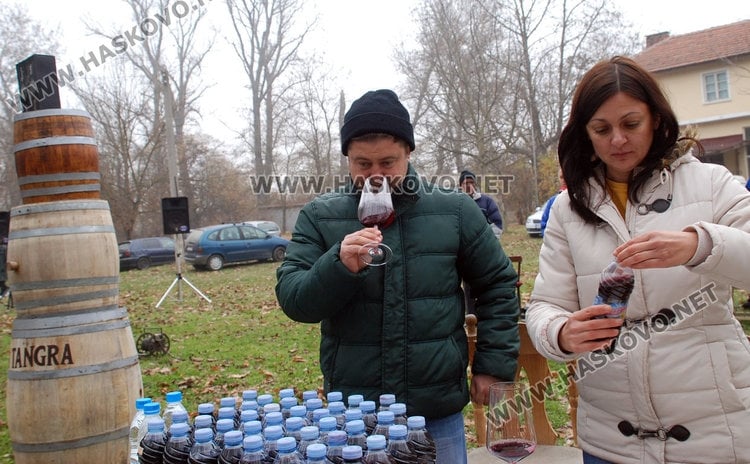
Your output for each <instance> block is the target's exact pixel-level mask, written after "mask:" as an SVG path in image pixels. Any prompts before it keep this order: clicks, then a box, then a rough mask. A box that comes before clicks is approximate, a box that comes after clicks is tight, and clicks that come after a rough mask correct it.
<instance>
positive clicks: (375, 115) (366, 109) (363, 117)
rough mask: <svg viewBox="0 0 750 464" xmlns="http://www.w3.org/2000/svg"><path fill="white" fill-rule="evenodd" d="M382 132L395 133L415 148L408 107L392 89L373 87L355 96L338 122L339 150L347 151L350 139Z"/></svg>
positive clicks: (346, 152) (395, 135)
mask: <svg viewBox="0 0 750 464" xmlns="http://www.w3.org/2000/svg"><path fill="white" fill-rule="evenodd" d="M375 133H383V134H390V135H393V136H394V137H397V138H399V139H401V140H403V141H404V142H406V143H407V144H409V148H410V149H411V150H412V151H413V150H414V128H413V127H412V125H411V123H410V122H409V111H407V110H406V108H404V105H402V104H401V102H400V101H399V100H398V95H396V93H395V92H394V91H392V90H387V89H381V90H372V91H370V92H367V93H366V94H364V95H362V96H361V97H360V98H358V99H357V100H354V102H353V103H352V106H351V108H349V111H347V112H346V115H345V116H344V125H343V126H341V152H342V153H343V154H344V155H347V154H348V151H349V142H351V140H352V139H353V138H354V137H359V136H360V135H365V134H375Z"/></svg>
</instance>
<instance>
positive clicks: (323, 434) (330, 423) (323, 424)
mask: <svg viewBox="0 0 750 464" xmlns="http://www.w3.org/2000/svg"><path fill="white" fill-rule="evenodd" d="M336 426H337V422H336V418H335V417H331V416H325V417H321V418H320V421H318V429H320V438H319V440H320V442H321V443H323V444H325V445H327V444H328V434H330V433H331V432H333V431H334V430H337V428H336Z"/></svg>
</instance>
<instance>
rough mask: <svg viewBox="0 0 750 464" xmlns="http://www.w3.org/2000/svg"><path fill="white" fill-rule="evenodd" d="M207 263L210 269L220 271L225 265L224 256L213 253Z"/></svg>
mask: <svg viewBox="0 0 750 464" xmlns="http://www.w3.org/2000/svg"><path fill="white" fill-rule="evenodd" d="M206 264H207V266H208V268H209V269H210V270H212V271H218V270H219V269H221V268H222V267H224V258H222V257H221V255H211V256H209V257H208V261H206Z"/></svg>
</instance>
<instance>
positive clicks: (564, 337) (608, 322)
mask: <svg viewBox="0 0 750 464" xmlns="http://www.w3.org/2000/svg"><path fill="white" fill-rule="evenodd" d="M611 311H612V308H611V307H610V306H609V305H594V306H589V307H588V308H583V309H581V310H580V311H576V312H574V313H573V314H571V316H570V317H569V318H568V320H567V321H566V322H565V324H563V326H562V328H561V329H560V333H559V334H558V336H557V343H558V345H559V346H560V348H561V349H562V350H563V351H566V352H568V353H586V352H589V351H595V350H601V349H605V348H608V347H609V346H610V345H611V344H612V342H613V341H614V339H615V338H617V335H618V334H619V333H620V326H621V325H622V319H621V318H619V317H612V318H602V319H595V318H596V317H597V316H606V315H608V314H610V313H611Z"/></svg>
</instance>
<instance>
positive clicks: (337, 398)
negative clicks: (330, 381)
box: [326, 391, 344, 403]
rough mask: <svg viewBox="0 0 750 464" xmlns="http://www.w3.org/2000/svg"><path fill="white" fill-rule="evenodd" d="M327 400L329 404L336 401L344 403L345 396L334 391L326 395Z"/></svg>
mask: <svg viewBox="0 0 750 464" xmlns="http://www.w3.org/2000/svg"><path fill="white" fill-rule="evenodd" d="M326 400H328V402H329V403H332V402H334V401H342V402H343V401H344V394H343V393H341V392H338V391H332V392H328V394H327V395H326Z"/></svg>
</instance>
